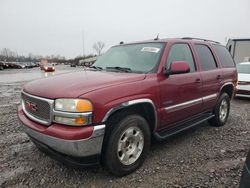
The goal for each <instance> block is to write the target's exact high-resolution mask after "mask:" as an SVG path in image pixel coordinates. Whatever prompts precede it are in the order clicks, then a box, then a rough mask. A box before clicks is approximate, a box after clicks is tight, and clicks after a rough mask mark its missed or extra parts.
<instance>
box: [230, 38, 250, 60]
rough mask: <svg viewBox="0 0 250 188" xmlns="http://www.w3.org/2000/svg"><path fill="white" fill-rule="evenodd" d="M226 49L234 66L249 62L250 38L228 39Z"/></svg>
mask: <svg viewBox="0 0 250 188" xmlns="http://www.w3.org/2000/svg"><path fill="white" fill-rule="evenodd" d="M227 49H228V51H229V52H230V54H231V55H232V57H233V59H234V61H235V63H236V64H238V63H240V62H243V61H250V38H238V39H229V40H228V42H227Z"/></svg>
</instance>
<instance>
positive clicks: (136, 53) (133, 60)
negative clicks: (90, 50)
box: [93, 43, 164, 73]
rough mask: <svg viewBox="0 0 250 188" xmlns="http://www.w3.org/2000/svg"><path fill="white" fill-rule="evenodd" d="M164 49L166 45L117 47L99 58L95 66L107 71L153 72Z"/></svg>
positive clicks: (146, 44)
mask: <svg viewBox="0 0 250 188" xmlns="http://www.w3.org/2000/svg"><path fill="white" fill-rule="evenodd" d="M163 49H164V43H143V44H129V45H122V46H115V47H112V48H110V49H109V50H108V51H107V52H106V53H105V54H104V55H102V56H101V57H100V58H98V60H97V61H96V62H95V63H94V64H93V66H94V67H98V68H99V69H105V70H107V71H126V72H139V73H140V72H141V73H146V72H151V71H153V70H154V69H155V68H156V66H157V65H158V63H159V60H160V57H161V54H162V51H163ZM128 70H129V71H128Z"/></svg>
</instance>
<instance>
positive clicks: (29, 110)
mask: <svg viewBox="0 0 250 188" xmlns="http://www.w3.org/2000/svg"><path fill="white" fill-rule="evenodd" d="M22 105H23V108H24V112H25V113H26V115H28V117H30V116H31V117H32V119H33V120H35V121H37V122H40V123H44V124H49V123H51V110H52V109H51V108H52V100H48V99H43V98H40V97H36V96H32V95H29V94H26V93H24V92H23V93H22Z"/></svg>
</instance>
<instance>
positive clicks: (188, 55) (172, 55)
mask: <svg viewBox="0 0 250 188" xmlns="http://www.w3.org/2000/svg"><path fill="white" fill-rule="evenodd" d="M173 61H186V62H187V63H188V64H189V67H190V72H194V71H195V65H194V59H193V55H192V52H191V50H190V48H189V46H188V44H174V45H173V46H172V47H171V49H170V51H169V55H168V59H167V68H169V67H170V64H171V63H172V62H173Z"/></svg>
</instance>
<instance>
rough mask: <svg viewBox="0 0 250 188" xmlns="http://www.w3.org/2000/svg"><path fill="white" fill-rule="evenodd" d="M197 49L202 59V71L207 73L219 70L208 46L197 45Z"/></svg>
mask: <svg viewBox="0 0 250 188" xmlns="http://www.w3.org/2000/svg"><path fill="white" fill-rule="evenodd" d="M195 49H196V52H197V54H198V56H199V59H200V65H201V70H203V71H207V70H213V69H216V68H217V65H216V62H215V60H214V56H213V54H212V52H211V50H210V49H209V48H208V47H207V46H206V45H203V44H196V45H195Z"/></svg>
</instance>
